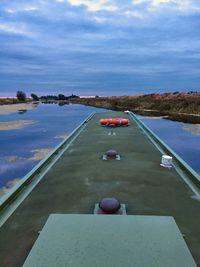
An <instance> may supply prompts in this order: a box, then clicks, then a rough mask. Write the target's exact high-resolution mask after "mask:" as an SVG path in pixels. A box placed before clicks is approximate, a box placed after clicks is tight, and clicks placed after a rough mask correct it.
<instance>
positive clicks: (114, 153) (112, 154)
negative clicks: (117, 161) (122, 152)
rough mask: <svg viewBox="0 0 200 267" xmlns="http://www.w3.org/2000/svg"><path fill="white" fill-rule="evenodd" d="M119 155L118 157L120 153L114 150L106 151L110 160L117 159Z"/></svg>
mask: <svg viewBox="0 0 200 267" xmlns="http://www.w3.org/2000/svg"><path fill="white" fill-rule="evenodd" d="M117 155H118V153H117V151H116V150H114V149H109V150H108V151H106V156H107V157H108V158H116V156H117Z"/></svg>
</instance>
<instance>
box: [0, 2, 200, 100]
mask: <svg viewBox="0 0 200 267" xmlns="http://www.w3.org/2000/svg"><path fill="white" fill-rule="evenodd" d="M0 14H1V15H0V96H5V95H11V94H15V92H16V91H17V90H24V91H26V92H27V93H30V92H35V93H37V94H39V95H41V94H46V93H48V94H56V93H60V92H61V93H65V94H66V95H68V94H71V93H75V94H79V95H96V94H98V95H134V94H142V93H152V92H170V91H186V90H196V91H200V86H199V85H200V1H199V0H68V1H67V0H34V1H32V0H29V1H25V0H12V1H7V0H1V2H0Z"/></svg>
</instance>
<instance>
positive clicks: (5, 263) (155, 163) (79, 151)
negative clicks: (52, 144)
mask: <svg viewBox="0 0 200 267" xmlns="http://www.w3.org/2000/svg"><path fill="white" fill-rule="evenodd" d="M102 116H105V117H108V116H111V117H120V116H123V117H126V116H127V115H125V114H123V113H117V112H113V113H108V114H104V115H103V114H96V115H95V116H94V117H93V118H92V119H91V120H90V121H89V122H88V124H87V126H86V127H85V128H84V130H83V132H82V133H81V134H80V135H79V136H78V137H77V138H76V140H75V141H74V142H73V143H72V144H71V145H70V147H69V148H68V150H66V151H65V152H64V154H63V155H62V156H61V158H60V159H59V160H58V161H57V162H56V164H55V165H54V166H53V167H52V168H51V169H50V171H49V172H48V173H47V174H46V175H45V176H44V178H43V179H42V180H41V181H40V183H39V184H38V185H37V186H36V187H35V189H34V190H33V191H32V192H31V194H30V195H29V196H28V197H27V198H26V199H25V200H24V201H23V202H22V203H21V205H20V206H19V207H18V208H17V209H16V211H15V212H14V214H13V215H12V216H11V217H10V218H9V219H8V220H7V222H6V223H5V224H4V225H3V226H2V227H1V229H0V260H1V264H0V266H2V267H14V266H16V267H18V266H22V264H23V262H24V260H25V258H26V257H27V255H28V253H29V251H30V249H31V247H32V246H33V244H34V242H35V240H36V239H37V237H38V231H40V230H41V229H42V227H43V226H44V224H45V222H46V220H47V218H48V216H49V214H51V213H72V214H79V213H80V214H90V213H92V212H93V209H94V204H95V203H97V202H98V201H99V200H100V199H101V198H102V197H107V196H115V197H117V198H119V199H120V200H121V202H122V203H125V204H126V207H127V212H128V214H134V215H138V214H139V215H164V216H173V217H174V218H175V221H176V223H177V224H178V227H179V229H180V230H181V232H182V233H183V234H184V235H185V240H186V243H187V245H188V247H189V249H190V251H191V253H192V255H193V257H194V259H195V261H196V263H197V264H198V265H199V266H200V227H199V222H200V202H199V201H198V200H196V199H195V198H194V194H193V192H192V191H191V190H190V188H189V187H188V186H187V185H186V184H185V183H184V181H183V180H182V179H181V177H180V176H179V175H178V174H177V172H176V170H174V169H172V170H166V169H164V168H162V167H160V165H159V164H160V158H161V154H160V152H159V151H158V150H157V149H156V147H155V146H154V145H153V144H152V143H151V142H150V140H149V139H148V137H147V136H146V135H145V134H144V133H143V132H142V131H141V129H140V128H139V127H138V126H137V124H136V123H135V122H134V121H131V125H130V126H129V127H123V128H116V129H113V130H114V131H115V132H116V135H115V136H110V135H108V133H109V131H110V129H108V128H106V127H101V126H99V124H98V120H99V119H100V118H101V117H102ZM109 148H113V149H116V150H117V151H118V152H119V154H120V155H121V160H120V161H115V160H114V161H110V160H109V161H102V160H101V156H102V154H103V153H104V152H105V151H106V150H107V149H109Z"/></svg>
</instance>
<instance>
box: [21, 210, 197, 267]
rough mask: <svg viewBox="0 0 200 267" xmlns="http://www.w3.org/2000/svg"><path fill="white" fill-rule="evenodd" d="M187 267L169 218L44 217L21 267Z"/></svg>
mask: <svg viewBox="0 0 200 267" xmlns="http://www.w3.org/2000/svg"><path fill="white" fill-rule="evenodd" d="M33 266H34V267H35V266H37V267H43V266H48V267H53V266H60V267H62V266H63V267H64V266H70V267H79V266H82V267H94V266H96V267H102V266H104V267H112V266H115V267H124V266H135V267H144V266H148V267H155V266H162V267H169V266H170V267H177V266H181V267H193V266H196V265H195V263H194V261H193V259H192V256H191V254H190V252H189V250H188V248H187V246H186V244H185V242H184V240H183V238H182V236H181V233H180V231H179V229H178V227H177V225H176V223H175V221H174V219H173V218H172V217H165V216H134V215H130V216H119V215H116V216H113V215H102V216H98V215H56V214H53V215H50V217H49V219H48V221H47V222H46V224H45V226H44V228H43V230H42V232H41V234H40V235H39V237H38V239H37V241H36V242H35V244H34V246H33V248H32V250H31V252H30V254H29V256H28V258H27V259H26V261H25V263H24V265H23V267H33Z"/></svg>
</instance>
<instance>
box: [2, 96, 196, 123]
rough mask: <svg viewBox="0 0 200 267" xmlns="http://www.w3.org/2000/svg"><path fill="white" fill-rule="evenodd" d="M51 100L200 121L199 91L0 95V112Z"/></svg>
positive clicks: (172, 118) (30, 107) (23, 108)
mask: <svg viewBox="0 0 200 267" xmlns="http://www.w3.org/2000/svg"><path fill="white" fill-rule="evenodd" d="M43 98H44V97H43ZM40 102H42V103H49V104H50V103H54V104H59V105H60V106H62V105H66V104H69V103H72V104H81V105H85V106H93V107H97V108H105V109H111V110H115V111H124V110H130V111H132V112H134V113H136V114H139V115H143V116H152V117H163V118H164V119H169V120H173V121H179V122H184V123H192V124H200V93H197V92H189V93H164V94H147V95H141V96H121V97H120V96H119V97H118V96H113V97H98V96H97V97H94V98H70V99H68V100H57V99H53V98H52V97H51V98H50V99H48V96H46V99H43V100H42V98H41V99H40V101H39V102H37V103H36V102H34V101H31V99H27V100H26V102H23V103H22V102H20V101H19V100H17V99H16V98H13V99H12V98H0V115H3V114H10V113H14V112H19V113H23V112H26V111H27V110H30V109H33V108H35V107H36V106H37V104H38V103H40Z"/></svg>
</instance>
